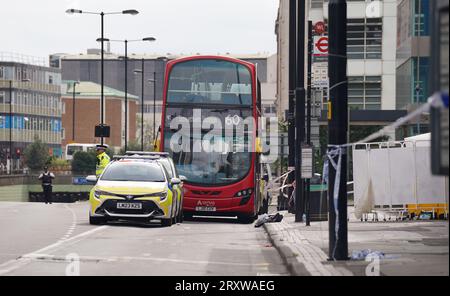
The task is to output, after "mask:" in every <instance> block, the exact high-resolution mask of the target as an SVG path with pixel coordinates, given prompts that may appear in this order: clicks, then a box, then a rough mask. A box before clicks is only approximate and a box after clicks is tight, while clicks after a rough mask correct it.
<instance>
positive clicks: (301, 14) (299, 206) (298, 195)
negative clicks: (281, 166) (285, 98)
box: [295, 1, 306, 222]
mask: <svg viewBox="0 0 450 296" xmlns="http://www.w3.org/2000/svg"><path fill="white" fill-rule="evenodd" d="M305 9H306V7H305V1H298V2H297V75H296V83H295V84H296V87H295V128H296V135H295V147H296V153H295V185H296V187H295V222H303V214H304V212H305V204H304V203H305V200H304V181H303V179H302V172H301V167H302V145H303V143H304V141H305V94H306V93H305V19H306V11H305Z"/></svg>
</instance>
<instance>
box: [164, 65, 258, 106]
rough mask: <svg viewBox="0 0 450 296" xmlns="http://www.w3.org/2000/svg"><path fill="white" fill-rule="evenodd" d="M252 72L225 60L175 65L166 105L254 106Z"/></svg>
mask: <svg viewBox="0 0 450 296" xmlns="http://www.w3.org/2000/svg"><path fill="white" fill-rule="evenodd" d="M251 77H252V76H251V72H250V70H249V69H248V68H247V67H246V66H244V65H242V64H239V63H233V62H229V61H225V60H192V61H186V62H182V63H178V64H176V65H175V66H174V67H173V68H172V70H171V73H170V76H169V85H168V93H167V103H169V104H170V103H183V104H189V103H192V104H217V105H220V104H224V105H239V106H251V105H252V78H251Z"/></svg>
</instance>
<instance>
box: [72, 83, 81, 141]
mask: <svg viewBox="0 0 450 296" xmlns="http://www.w3.org/2000/svg"><path fill="white" fill-rule="evenodd" d="M77 84H80V82H79V81H74V83H73V89H72V95H73V97H72V141H73V142H75V95H76V94H79V93H76V92H75V88H76V85H77Z"/></svg>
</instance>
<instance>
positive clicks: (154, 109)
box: [153, 64, 156, 141]
mask: <svg viewBox="0 0 450 296" xmlns="http://www.w3.org/2000/svg"><path fill="white" fill-rule="evenodd" d="M155 66H156V64H155ZM155 137H156V72H153V141H155Z"/></svg>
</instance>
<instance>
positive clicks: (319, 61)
mask: <svg viewBox="0 0 450 296" xmlns="http://www.w3.org/2000/svg"><path fill="white" fill-rule="evenodd" d="M289 2H290V1H289V0H280V6H279V12H278V19H277V23H276V34H277V40H278V75H279V76H278V91H277V107H278V108H279V110H278V114H279V116H280V118H283V117H284V118H285V116H286V115H285V114H286V110H287V107H288V95H289V85H288V80H289V48H288V47H289ZM307 3H308V4H307V5H308V7H307V8H308V9H307V12H308V13H307V15H308V19H309V20H310V21H312V24H313V27H316V28H321V29H322V30H323V31H322V32H320V31H319V32H317V31H315V33H314V35H315V36H316V39H315V44H314V46H315V47H317V46H318V45H317V44H316V43H318V40H319V39H320V38H321V37H327V23H328V1H324V0H311V1H308V2H307ZM396 6H397V0H384V1H366V0H352V1H347V18H348V20H347V21H348V25H347V73H348V103H349V109H350V125H351V126H352V127H355V126H371V127H373V128H374V129H376V128H377V127H381V126H384V125H386V124H389V123H391V122H393V121H395V120H396V119H398V118H399V117H401V116H402V115H404V114H405V112H404V111H398V110H396V50H395V48H396V36H397V30H396V27H397V18H396V17H397V9H396ZM324 40H326V39H324ZM323 45H327V42H325V41H322V48H324V47H323ZM316 51H317V49H316ZM327 71H328V68H327V58H326V55H325V56H322V55H321V54H320V52H319V53H317V52H316V54H315V56H314V58H313V89H312V100H313V107H314V108H315V110H314V111H313V114H316V115H317V114H322V115H321V116H320V117H319V119H318V121H319V124H320V125H326V124H327V120H326V117H325V116H324V112H323V111H325V110H326V109H327V101H328V87H330V86H329V85H328V84H327V81H326V77H327V76H328V72H327ZM319 76H320V79H318V80H317V81H315V80H316V79H317V78H318V77H319ZM317 109H319V110H317ZM390 137H391V138H394V137H395V135H394V134H392V135H390Z"/></svg>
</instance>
